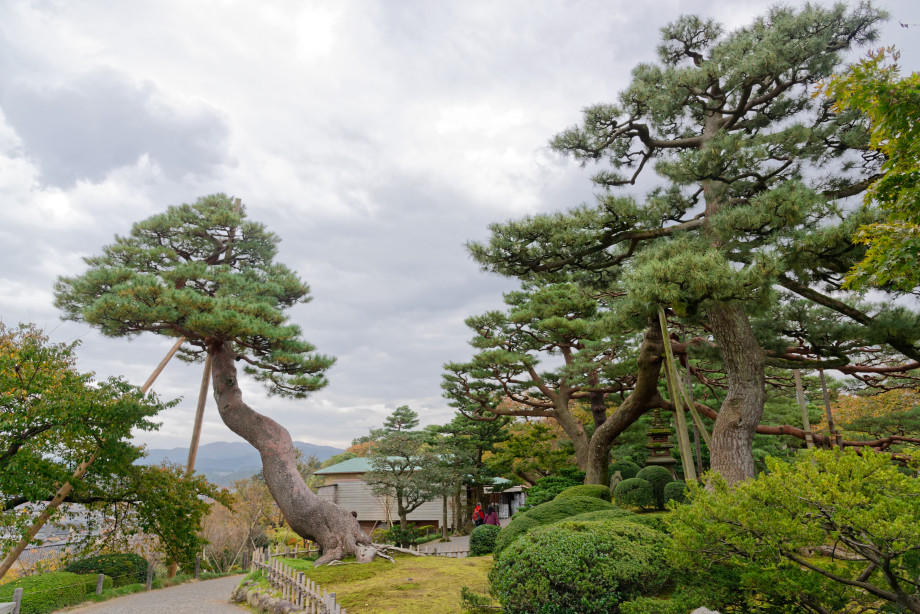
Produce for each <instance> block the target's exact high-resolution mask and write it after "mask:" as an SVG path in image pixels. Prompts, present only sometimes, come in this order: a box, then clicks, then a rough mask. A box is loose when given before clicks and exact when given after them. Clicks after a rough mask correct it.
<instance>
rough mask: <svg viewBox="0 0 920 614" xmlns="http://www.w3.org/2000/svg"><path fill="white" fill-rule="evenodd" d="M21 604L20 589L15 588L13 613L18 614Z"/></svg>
mask: <svg viewBox="0 0 920 614" xmlns="http://www.w3.org/2000/svg"><path fill="white" fill-rule="evenodd" d="M21 605H22V589H21V588H17V589H15V590H14V591H13V614H19V608H20V606H21Z"/></svg>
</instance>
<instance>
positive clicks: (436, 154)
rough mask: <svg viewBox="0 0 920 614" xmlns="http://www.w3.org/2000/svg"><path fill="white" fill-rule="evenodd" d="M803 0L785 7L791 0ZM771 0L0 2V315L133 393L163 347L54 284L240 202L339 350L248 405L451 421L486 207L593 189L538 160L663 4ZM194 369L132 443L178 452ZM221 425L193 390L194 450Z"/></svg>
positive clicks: (568, 201) (327, 440) (569, 168)
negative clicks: (77, 311) (328, 363)
mask: <svg viewBox="0 0 920 614" xmlns="http://www.w3.org/2000/svg"><path fill="white" fill-rule="evenodd" d="M790 3H791V4H798V2H797V1H795V0H794V1H792V2H790ZM770 4H771V3H770V2H768V1H766V0H729V1H723V0H715V1H710V2H703V1H701V0H646V1H645V2H633V1H624V0H571V1H561V0H537V1H534V0H488V1H486V0H451V1H447V0H444V1H434V0H398V1H396V0H390V1H387V0H379V1H373V0H367V1H358V0H354V1H352V0H333V1H328V2H324V1H319V0H309V1H303V0H297V1H294V0H292V1H289V2H281V1H276V0H266V1H262V2H242V1H234V0H198V1H196V2H187V1H182V0H158V1H157V2H149V1H136V2H103V1H101V0H100V1H94V0H82V1H80V0H76V1H66V2H65V1H63V0H62V1H55V0H34V1H18V0H5V1H4V2H0V207H2V222H0V241H2V244H0V245H2V247H0V271H2V272H0V319H2V320H3V321H4V322H6V323H7V324H15V323H17V322H35V323H37V324H39V325H40V326H42V327H44V328H45V329H46V331H47V332H48V333H49V334H50V335H51V337H52V339H54V340H55V341H71V340H74V339H80V340H81V341H82V346H81V348H80V366H81V368H83V369H85V370H92V371H95V372H96V373H97V375H99V376H100V377H107V376H110V375H124V376H126V377H128V378H129V379H130V380H131V381H134V382H136V383H138V384H140V383H142V382H143V381H144V380H145V379H146V377H147V375H148V374H149V373H150V371H151V370H152V369H153V367H154V366H155V365H156V364H157V362H159V360H160V358H161V357H162V356H163V354H164V353H165V352H166V350H167V349H168V348H169V345H170V343H169V342H168V341H166V340H163V339H159V338H156V337H153V336H142V337H138V338H135V339H132V340H125V339H119V340H111V339H104V338H102V337H101V336H100V335H99V334H97V333H96V332H95V331H93V330H91V329H89V328H87V327H85V326H81V325H77V324H73V323H63V322H61V321H60V318H59V314H58V313H57V311H56V310H55V308H54V306H53V299H52V285H53V283H54V280H55V278H56V277H57V276H58V275H73V274H78V273H80V272H82V271H83V270H84V264H83V262H82V258H83V257H84V256H88V255H92V254H95V253H97V252H98V251H99V250H100V248H101V247H102V246H103V245H106V244H108V243H110V242H111V241H112V239H113V237H114V235H115V234H125V233H127V232H128V231H129V229H130V226H131V224H132V222H135V221H138V220H141V219H143V218H146V217H148V216H150V215H152V214H155V213H157V212H160V211H162V210H163V209H164V208H165V207H167V206H168V205H172V204H179V203H182V202H193V201H194V200H195V199H196V198H197V197H198V196H202V195H206V194H211V193H215V192H226V193H228V194H231V195H233V196H237V197H240V198H241V199H242V200H243V202H244V203H245V204H246V206H247V209H248V212H249V215H250V217H252V218H253V219H256V220H258V221H261V222H263V223H265V224H266V225H267V226H268V227H269V229H271V230H273V231H275V232H276V233H277V234H279V235H280V236H281V238H282V245H281V252H280V258H279V260H280V261H282V262H284V263H286V264H287V265H289V266H290V267H292V268H293V269H294V270H296V271H298V273H299V274H300V275H301V277H302V278H303V279H304V280H306V281H307V282H308V283H309V284H310V285H311V287H312V294H313V302H311V303H310V304H308V305H303V306H300V307H298V309H297V310H296V312H295V313H294V316H293V317H294V319H295V320H296V321H297V322H298V323H299V324H300V325H301V326H302V327H303V329H304V331H305V337H306V338H307V339H308V340H310V341H311V342H313V343H315V344H316V345H317V346H318V348H319V349H320V351H322V352H324V353H327V354H332V355H335V356H337V357H338V363H337V364H336V366H335V367H334V368H333V369H332V370H331V371H330V373H329V378H330V381H331V383H330V385H329V386H328V387H327V388H326V389H325V390H323V391H321V392H318V393H316V394H314V395H313V396H312V397H311V398H310V399H308V400H306V401H299V402H292V401H283V400H279V399H275V398H272V399H269V398H267V397H265V395H264V394H263V393H262V392H261V390H260V389H259V388H258V387H257V386H256V385H254V384H249V385H247V386H246V387H245V391H246V393H247V398H248V400H249V401H250V402H251V404H252V405H253V406H254V407H256V408H257V409H258V410H260V411H263V412H265V413H267V414H269V415H271V416H272V417H274V418H275V419H277V420H278V421H280V422H281V423H282V424H284V425H285V426H287V427H288V429H289V430H290V431H291V433H292V435H293V436H294V437H295V439H298V440H304V441H309V442H313V443H317V444H327V445H337V446H342V447H344V446H347V445H348V444H349V443H350V441H351V439H353V438H354V437H357V436H359V435H362V434H365V433H366V432H367V430H368V428H370V427H374V426H378V425H380V424H381V422H382V421H383V418H384V417H385V416H386V415H387V414H388V413H389V412H390V411H392V410H393V409H394V408H395V407H397V406H399V405H403V404H408V405H410V406H411V407H413V408H414V409H415V410H417V411H418V412H419V413H420V414H421V417H422V420H423V424H431V423H442V422H445V421H447V420H449V419H450V417H451V414H452V412H451V410H450V409H449V408H448V407H447V405H446V402H445V401H444V400H443V399H442V398H441V396H440V372H441V365H442V364H443V363H444V362H446V361H449V360H462V359H465V358H467V357H468V356H469V355H470V350H469V348H468V346H467V345H466V341H467V339H468V337H469V335H468V334H467V331H466V328H465V326H464V324H463V320H464V318H466V317H467V316H469V315H472V314H476V313H480V312H482V311H485V310H487V309H491V308H496V307H498V306H499V305H500V304H501V293H502V292H503V291H507V290H509V289H512V288H513V284H512V282H510V281H508V280H505V279H501V278H497V277H494V276H489V275H486V274H483V273H481V272H479V270H478V268H477V266H476V265H475V264H474V263H473V262H472V261H471V260H470V258H469V257H468V256H467V254H466V252H465V250H464V247H463V244H464V242H466V241H468V240H470V239H481V238H484V237H486V236H487V225H488V223H489V222H491V221H499V220H505V219H508V218H511V217H517V216H520V215H523V214H526V213H535V212H540V211H551V210H556V209H565V208H568V207H570V206H573V205H577V204H579V203H581V202H585V201H590V200H592V187H591V185H590V183H589V181H588V180H587V177H588V176H589V175H590V174H591V169H587V170H585V169H580V168H578V166H577V165H576V164H574V163H573V162H572V161H570V160H568V159H565V158H561V157H560V156H558V155H556V154H554V153H553V152H551V151H549V150H548V148H547V145H546V143H547V140H548V139H549V138H550V137H551V136H552V135H553V134H555V133H557V132H559V131H560V130H562V129H564V128H566V127H567V126H569V125H571V124H573V123H575V122H577V121H578V120H579V117H580V110H581V108H583V107H584V106H586V105H588V104H592V103H596V102H602V101H606V100H611V99H613V98H614V96H615V95H616V93H617V92H618V91H619V90H620V89H622V88H623V87H624V86H625V84H626V80H627V78H628V76H629V71H630V69H631V68H632V67H633V66H634V65H635V64H636V63H638V62H640V61H643V60H649V59H651V58H652V56H653V53H654V47H655V44H656V42H657V36H658V32H657V30H658V28H659V27H661V26H662V25H664V24H665V23H666V22H667V21H669V20H671V19H673V18H675V17H677V16H678V15H680V14H682V13H690V12H696V13H701V14H704V15H707V16H713V17H716V18H717V19H719V20H721V21H722V22H723V23H725V24H727V25H728V26H730V27H737V26H740V25H743V24H745V23H747V22H748V21H749V20H750V19H751V18H752V17H753V16H755V15H757V14H760V13H762V12H763V11H764V9H765V8H766V7H767V6H769V5H770ZM882 5H883V6H885V7H887V8H888V9H889V10H890V11H891V12H892V20H891V21H890V22H889V23H888V24H887V25H886V27H885V28H884V30H883V33H882V38H881V40H880V44H885V45H888V44H895V45H897V46H898V47H900V48H901V49H902V50H903V52H904V53H903V55H902V64H903V66H904V68H905V69H906V70H908V71H914V70H918V67H920V45H918V43H917V39H918V35H920V26H918V25H912V26H911V27H908V28H903V27H900V26H899V24H898V22H904V23H907V24H920V5H918V3H916V1H915V0H892V1H889V2H887V3H883V4H882ZM200 373H201V367H200V366H195V365H186V364H183V363H179V362H175V363H173V364H171V365H170V366H169V367H168V368H167V369H166V371H165V372H164V374H163V375H162V376H161V378H160V380H159V381H158V382H157V384H156V387H155V389H156V390H157V391H158V392H159V393H160V394H161V395H163V396H164V397H167V398H175V397H179V396H181V397H183V401H182V403H181V404H180V405H179V406H178V407H176V408H174V409H171V410H169V411H168V412H166V413H165V414H164V415H162V421H163V426H162V428H161V429H160V431H159V432H158V433H155V434H152V435H151V434H144V435H143V437H141V441H145V442H147V443H149V445H151V447H157V448H162V447H173V446H187V445H188V440H189V433H190V428H191V423H192V420H193V414H194V406H195V400H196V396H197V389H198V381H199V379H200V376H201V375H200ZM234 440H237V438H236V436H235V435H233V434H232V433H231V432H230V431H229V430H227V429H226V427H224V426H223V424H222V423H221V422H220V420H219V417H218V416H217V411H216V407H215V406H214V404H213V401H209V406H208V410H207V414H206V417H205V427H204V432H203V434H202V442H211V441H234Z"/></svg>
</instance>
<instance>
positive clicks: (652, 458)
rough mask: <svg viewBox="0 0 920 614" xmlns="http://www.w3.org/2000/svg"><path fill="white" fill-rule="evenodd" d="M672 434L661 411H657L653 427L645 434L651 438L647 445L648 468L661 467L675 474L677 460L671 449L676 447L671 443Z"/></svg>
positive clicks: (654, 414)
mask: <svg viewBox="0 0 920 614" xmlns="http://www.w3.org/2000/svg"><path fill="white" fill-rule="evenodd" d="M672 432H673V431H671V428H670V427H669V426H668V425H667V424H665V422H664V420H662V419H661V410H660V409H656V410H655V412H654V413H653V414H652V426H651V427H650V428H649V430H647V431H646V432H645V434H646V435H648V438H649V442H648V443H647V444H645V447H646V448H648V451H649V457H648V459H647V460H646V461H645V465H646V466H647V467H649V466H652V465H659V466H661V467H664V468H665V469H667V470H668V471H670V472H671V473H672V474H673V473H674V465H676V464H677V459H675V458H674V457H673V456H671V448H673V447H674V444H673V443H671V441H670V437H671V433H672Z"/></svg>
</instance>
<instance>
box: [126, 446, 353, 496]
mask: <svg viewBox="0 0 920 614" xmlns="http://www.w3.org/2000/svg"><path fill="white" fill-rule="evenodd" d="M294 447H295V448H297V449H298V450H300V451H301V452H303V455H304V457H308V456H310V455H311V454H314V455H316V458H317V459H318V460H319V461H320V462H322V461H324V460H326V459H327V458H329V457H331V456H335V455H336V454H341V453H342V452H344V450H343V449H341V448H335V447H333V446H321V445H317V444H313V443H308V442H305V441H295V442H294ZM165 461H169V462H171V463H176V464H179V465H185V464H186V462H188V447H184V448H183V447H180V448H153V449H148V450H147V456H145V457H144V458H141V459H138V460H137V464H139V465H158V464H160V463H162V462H165ZM261 470H262V460H261V459H260V457H259V452H258V450H256V449H255V448H253V447H252V446H251V445H249V444H248V443H246V442H244V441H215V442H212V443H206V444H202V445H200V446H198V453H197V454H196V456H195V471H197V472H198V473H201V474H204V476H205V477H206V478H207V479H208V480H209V481H211V482H213V483H215V484H217V485H219V486H228V485H229V484H230V483H231V482H234V481H235V480H241V479H245V478H248V477H250V476H252V475H254V474H256V473H258V472H259V471H261Z"/></svg>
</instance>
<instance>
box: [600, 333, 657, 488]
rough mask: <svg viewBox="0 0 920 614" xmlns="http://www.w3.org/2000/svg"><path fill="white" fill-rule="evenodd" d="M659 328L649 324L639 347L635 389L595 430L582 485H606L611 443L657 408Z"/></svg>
mask: <svg viewBox="0 0 920 614" xmlns="http://www.w3.org/2000/svg"><path fill="white" fill-rule="evenodd" d="M661 344H662V339H661V329H660V328H659V327H658V325H657V324H656V323H653V324H650V325H649V327H648V328H647V329H646V331H645V337H644V338H643V340H642V344H641V345H640V346H639V357H638V372H637V375H636V386H635V388H633V391H632V392H631V393H630V394H629V396H628V397H626V400H625V401H623V403H622V404H621V405H620V407H619V408H617V410H616V411H615V412H613V414H611V415H610V417H609V418H607V419H606V420H604V422H603V423H602V424H601V425H600V426H599V427H597V428H596V429H595V431H594V434H593V435H592V436H591V440H590V442H589V446H588V462H587V471H586V475H585V484H602V485H604V486H606V485H607V484H608V478H607V467H608V463H607V458H608V455H609V453H610V447H611V446H612V445H613V440H614V439H616V437H617V436H618V435H619V434H620V433H622V432H623V431H625V430H626V429H627V428H628V427H629V426H630V425H631V424H633V423H634V422H635V421H636V420H638V419H639V418H640V417H641V416H642V414H644V413H645V412H647V411H648V410H649V409H651V408H652V407H657V406H660V401H661V398H660V395H659V394H658V377H659V374H660V372H661V347H662V345H661Z"/></svg>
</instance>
